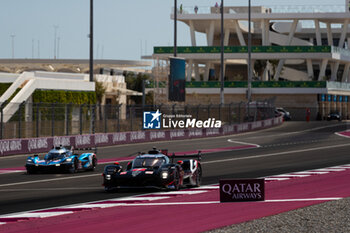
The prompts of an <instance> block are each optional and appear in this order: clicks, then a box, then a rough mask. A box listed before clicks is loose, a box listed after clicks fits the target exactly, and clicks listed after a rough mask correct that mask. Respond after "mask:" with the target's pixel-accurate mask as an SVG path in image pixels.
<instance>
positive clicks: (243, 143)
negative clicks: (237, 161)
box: [227, 139, 260, 148]
mask: <svg viewBox="0 0 350 233" xmlns="http://www.w3.org/2000/svg"><path fill="white" fill-rule="evenodd" d="M227 141H228V142H232V143H237V144H242V145H248V146H255V147H256V148H258V147H260V145H258V144H254V143H248V142H241V141H234V140H232V139H228V140H227Z"/></svg>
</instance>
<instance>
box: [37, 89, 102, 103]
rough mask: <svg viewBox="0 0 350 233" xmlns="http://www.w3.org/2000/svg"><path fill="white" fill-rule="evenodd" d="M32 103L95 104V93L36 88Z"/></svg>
mask: <svg viewBox="0 0 350 233" xmlns="http://www.w3.org/2000/svg"><path fill="white" fill-rule="evenodd" d="M33 102H34V103H39V102H42V103H61V104H69V103H72V104H96V93H95V92H88V91H85V92H84V91H54V90H36V91H35V92H34V93H33Z"/></svg>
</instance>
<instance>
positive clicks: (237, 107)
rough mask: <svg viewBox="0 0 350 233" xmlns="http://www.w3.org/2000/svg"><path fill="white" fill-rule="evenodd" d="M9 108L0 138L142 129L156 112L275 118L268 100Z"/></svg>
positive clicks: (1, 114) (3, 110)
mask: <svg viewBox="0 0 350 233" xmlns="http://www.w3.org/2000/svg"><path fill="white" fill-rule="evenodd" d="M10 107H11V108H10ZM10 107H9V106H6V107H5V106H3V105H2V106H1V107H0V137H1V139H9V138H30V137H47V136H63V135H78V134H94V133H109V132H121V131H137V130H143V129H142V128H143V112H144V111H156V110H159V112H161V113H162V114H167V115H176V114H182V115H190V116H191V118H196V119H197V120H203V121H205V120H207V119H208V118H215V119H216V120H221V121H222V123H223V124H234V123H242V122H248V121H257V120H264V119H268V118H271V117H274V106H273V104H272V102H271V101H261V102H251V103H249V104H247V103H244V102H240V103H230V104H225V105H215V104H210V105H183V104H181V105H180V104H172V105H163V104H162V105H151V106H149V105H145V106H142V105H74V104H59V103H52V104H47V103H34V104H30V103H18V104H13V105H12V106H10ZM9 109H10V110H9ZM11 109H12V111H11ZM10 112H12V114H10Z"/></svg>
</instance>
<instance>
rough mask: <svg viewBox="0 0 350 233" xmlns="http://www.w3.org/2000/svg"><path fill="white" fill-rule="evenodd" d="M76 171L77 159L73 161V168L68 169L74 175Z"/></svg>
mask: <svg viewBox="0 0 350 233" xmlns="http://www.w3.org/2000/svg"><path fill="white" fill-rule="evenodd" d="M77 171H78V159H77V158H75V159H74V163H73V166H72V167H71V168H70V169H69V172H70V173H76V172H77Z"/></svg>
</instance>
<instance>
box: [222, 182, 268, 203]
mask: <svg viewBox="0 0 350 233" xmlns="http://www.w3.org/2000/svg"><path fill="white" fill-rule="evenodd" d="M264 200H265V180H264V179H232V180H229V179H226V180H220V202H245V201H264Z"/></svg>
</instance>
